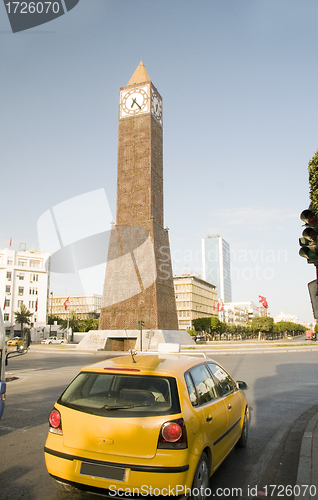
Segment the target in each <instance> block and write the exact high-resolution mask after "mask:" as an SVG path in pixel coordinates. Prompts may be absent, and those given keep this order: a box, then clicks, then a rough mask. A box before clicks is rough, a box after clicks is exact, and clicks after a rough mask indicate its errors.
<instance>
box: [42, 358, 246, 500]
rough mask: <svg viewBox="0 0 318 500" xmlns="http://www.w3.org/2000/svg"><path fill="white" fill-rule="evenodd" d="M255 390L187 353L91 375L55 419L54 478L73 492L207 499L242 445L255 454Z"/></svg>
mask: <svg viewBox="0 0 318 500" xmlns="http://www.w3.org/2000/svg"><path fill="white" fill-rule="evenodd" d="M245 389H247V385H246V383H245V382H242V381H239V382H235V381H234V380H233V378H232V377H231V376H230V375H229V374H228V372H227V371H226V370H225V369H224V368H223V367H222V366H221V365H219V364H218V363H216V362H215V361H212V360H209V359H202V358H201V359H200V358H198V357H192V356H184V355H182V354H155V355H152V354H140V355H135V356H133V355H131V356H130V355H127V356H120V357H117V358H113V359H108V360H105V361H101V362H99V363H96V364H93V365H90V366H87V367H85V368H83V369H82V370H81V372H80V373H79V374H78V375H77V377H76V378H75V379H74V380H73V381H72V382H71V383H70V385H69V386H68V387H67V389H66V390H65V391H64V392H63V394H62V395H61V396H60V398H59V399H58V401H57V402H56V404H55V405H54V408H53V410H52V411H51V413H50V417H49V425H50V427H49V433H48V437H47V441H46V444H45V461H46V467H47V470H48V472H49V474H50V475H51V476H52V477H53V478H54V479H55V480H56V481H57V482H58V483H59V484H60V485H61V486H62V487H63V488H64V489H67V490H71V489H73V488H78V489H80V490H84V491H88V492H91V493H96V494H101V495H107V496H114V497H116V496H117V497H118V496H123V495H125V496H146V495H150V496H151V495H153V496H159V495H163V496H169V495H171V496H175V495H181V496H189V497H190V498H198V499H203V498H205V496H206V495H207V494H209V491H208V487H209V478H210V476H211V475H212V474H213V473H214V472H215V470H216V469H217V468H218V467H219V466H220V464H221V463H222V462H223V460H224V459H225V458H226V456H227V455H228V454H229V453H230V451H231V450H232V449H233V448H234V446H235V445H238V446H241V447H244V446H246V442H247V434H248V420H249V410H248V403H247V400H246V397H245V394H244V392H243V390H245Z"/></svg>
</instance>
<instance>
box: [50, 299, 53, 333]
mask: <svg viewBox="0 0 318 500" xmlns="http://www.w3.org/2000/svg"><path fill="white" fill-rule="evenodd" d="M50 295H51V322H52V321H53V314H52V308H53V292H51V293H50ZM51 327H52V323H50V337H51Z"/></svg>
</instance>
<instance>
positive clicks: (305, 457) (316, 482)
mask: <svg viewBox="0 0 318 500" xmlns="http://www.w3.org/2000/svg"><path fill="white" fill-rule="evenodd" d="M296 484H297V485H299V486H301V485H308V489H307V490H306V492H305V494H304V495H302V496H301V497H302V498H303V499H304V500H311V499H314V498H315V499H317V498H318V413H316V415H314V416H313V417H312V418H311V419H310V420H309V422H308V424H307V427H306V429H305V432H304V435H303V439H302V444H301V449H300V456H299V465H298V474H297V482H296ZM311 485H313V486H315V487H316V490H317V491H316V492H315V491H314V489H315V488H312V489H311V490H310V486H311ZM311 493H312V496H311ZM315 493H316V495H315Z"/></svg>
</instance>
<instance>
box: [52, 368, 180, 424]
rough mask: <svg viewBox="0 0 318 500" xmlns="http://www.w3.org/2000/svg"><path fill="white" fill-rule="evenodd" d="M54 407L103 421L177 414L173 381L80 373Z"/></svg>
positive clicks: (176, 398) (175, 386)
mask: <svg viewBox="0 0 318 500" xmlns="http://www.w3.org/2000/svg"><path fill="white" fill-rule="evenodd" d="M58 403H59V404H61V405H64V406H68V407H69V408H73V409H75V410H79V411H83V412H86V413H92V414H94V415H102V416H107V417H119V416H120V417H131V416H154V415H171V414H176V413H180V403H179V398H178V391H177V384H176V380H175V379H174V378H173V377H157V376H148V375H122V374H120V375H119V374H113V373H91V372H81V373H80V374H79V375H78V376H77V377H76V378H75V379H74V380H73V382H71V384H70V385H69V386H68V387H67V389H66V390H65V391H64V393H63V394H62V396H61V397H60V399H59V400H58Z"/></svg>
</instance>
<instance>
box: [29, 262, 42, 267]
mask: <svg viewBox="0 0 318 500" xmlns="http://www.w3.org/2000/svg"><path fill="white" fill-rule="evenodd" d="M30 267H41V261H40V260H30Z"/></svg>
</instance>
